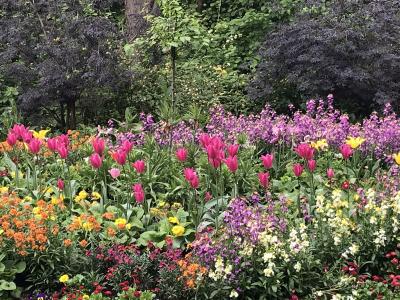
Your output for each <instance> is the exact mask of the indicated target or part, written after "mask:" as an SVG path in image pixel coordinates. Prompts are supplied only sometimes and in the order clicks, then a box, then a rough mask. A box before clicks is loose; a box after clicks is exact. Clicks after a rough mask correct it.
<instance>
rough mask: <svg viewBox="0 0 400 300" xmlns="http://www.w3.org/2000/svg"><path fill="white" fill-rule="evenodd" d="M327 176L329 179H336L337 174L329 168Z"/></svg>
mask: <svg viewBox="0 0 400 300" xmlns="http://www.w3.org/2000/svg"><path fill="white" fill-rule="evenodd" d="M326 176H327V177H328V178H329V179H332V178H333V177H335V173H334V172H333V169H332V168H329V169H327V170H326Z"/></svg>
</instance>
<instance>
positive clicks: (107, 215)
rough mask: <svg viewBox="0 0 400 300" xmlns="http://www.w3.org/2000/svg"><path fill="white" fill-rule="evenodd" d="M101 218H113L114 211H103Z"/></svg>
mask: <svg viewBox="0 0 400 300" xmlns="http://www.w3.org/2000/svg"><path fill="white" fill-rule="evenodd" d="M103 218H105V219H107V220H112V219H114V213H113V212H110V211H108V212H105V213H104V214H103Z"/></svg>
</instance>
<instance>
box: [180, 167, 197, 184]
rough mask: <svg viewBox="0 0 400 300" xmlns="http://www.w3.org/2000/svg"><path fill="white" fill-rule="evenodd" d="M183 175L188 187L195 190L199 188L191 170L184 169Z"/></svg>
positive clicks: (193, 171)
mask: <svg viewBox="0 0 400 300" xmlns="http://www.w3.org/2000/svg"><path fill="white" fill-rule="evenodd" d="M183 173H184V175H185V179H186V180H187V181H188V182H189V183H190V186H191V187H192V188H194V189H197V188H198V187H199V177H198V176H197V174H196V171H195V170H194V169H192V168H185V169H184V170H183Z"/></svg>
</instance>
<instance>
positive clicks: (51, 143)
mask: <svg viewBox="0 0 400 300" xmlns="http://www.w3.org/2000/svg"><path fill="white" fill-rule="evenodd" d="M57 145H58V139H57V138H50V139H48V140H47V148H49V150H51V151H53V152H54V151H56V150H57Z"/></svg>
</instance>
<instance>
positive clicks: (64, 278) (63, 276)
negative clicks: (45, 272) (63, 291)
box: [58, 274, 69, 283]
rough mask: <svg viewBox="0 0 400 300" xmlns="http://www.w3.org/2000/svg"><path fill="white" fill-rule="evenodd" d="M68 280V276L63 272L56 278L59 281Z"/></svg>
mask: <svg viewBox="0 0 400 300" xmlns="http://www.w3.org/2000/svg"><path fill="white" fill-rule="evenodd" d="M68 280H69V276H68V275H67V274H64V275H62V276H60V278H59V279H58V281H59V282H61V283H65V282H67V281H68Z"/></svg>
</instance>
